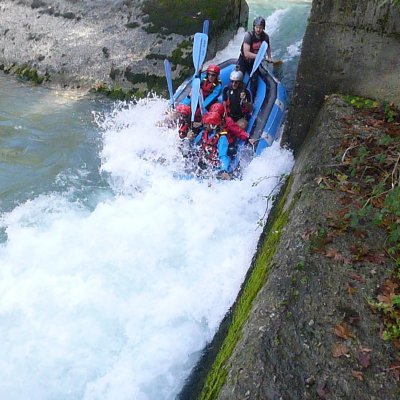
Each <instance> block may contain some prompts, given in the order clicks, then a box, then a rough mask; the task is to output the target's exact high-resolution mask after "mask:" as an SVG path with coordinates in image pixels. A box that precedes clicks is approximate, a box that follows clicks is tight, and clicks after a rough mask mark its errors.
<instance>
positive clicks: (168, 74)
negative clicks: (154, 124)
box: [164, 58, 174, 108]
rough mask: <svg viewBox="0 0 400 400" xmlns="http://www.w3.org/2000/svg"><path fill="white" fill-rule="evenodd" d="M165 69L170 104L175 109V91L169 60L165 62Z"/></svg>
mask: <svg viewBox="0 0 400 400" xmlns="http://www.w3.org/2000/svg"><path fill="white" fill-rule="evenodd" d="M164 68H165V77H166V78H167V86H168V92H169V98H170V100H169V102H170V105H171V107H172V108H174V90H173V88H172V78H171V65H170V63H169V61H168V59H167V58H166V59H165V60H164Z"/></svg>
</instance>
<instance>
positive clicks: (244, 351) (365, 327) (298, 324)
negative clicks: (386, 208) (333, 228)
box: [218, 96, 400, 400]
mask: <svg viewBox="0 0 400 400" xmlns="http://www.w3.org/2000/svg"><path fill="white" fill-rule="evenodd" d="M355 114H356V111H354V109H353V107H351V106H348V105H347V104H346V103H345V102H344V101H343V100H342V98H341V97H339V96H331V97H330V98H329V99H328V100H327V102H326V103H325V105H324V107H323V108H322V110H321V112H320V114H319V115H318V118H317V119H316V120H315V122H314V125H313V128H312V131H311V133H310V135H309V136H308V139H307V141H306V143H305V144H304V147H303V148H302V150H301V153H300V155H299V157H298V160H297V162H296V165H295V168H294V171H293V178H294V181H293V185H292V187H291V195H290V196H289V198H288V200H287V204H289V203H290V202H291V199H294V198H295V197H298V199H297V200H296V202H295V206H294V208H293V209H292V211H291V213H290V217H289V222H288V224H287V226H286V227H285V228H284V231H283V233H282V236H281V241H280V243H279V246H278V248H277V251H276V254H275V256H274V258H273V261H272V269H271V271H270V273H269V276H268V279H267V282H266V284H265V285H264V287H263V288H262V290H261V291H260V292H259V294H258V296H257V298H256V300H255V302H254V304H253V311H252V313H251V317H250V318H249V320H248V321H247V324H246V326H245V329H244V330H243V335H242V339H241V340H240V342H239V343H238V345H237V346H236V349H235V351H234V353H233V356H232V357H231V359H230V361H229V365H228V370H229V374H228V378H227V380H226V383H225V385H224V387H223V388H222V390H221V392H220V395H219V397H218V399H220V400H222V399H224V400H225V399H226V400H227V399H229V400H233V399H238V400H239V399H240V400H243V399H253V400H254V399H264V400H267V399H268V400H279V399H284V400H289V399H293V400H299V399H354V400H356V399H357V400H360V399H368V400H373V399H375V400H378V399H386V400H389V399H393V400H395V399H398V398H400V389H399V387H398V382H397V381H396V379H395V375H394V374H393V372H395V371H393V370H391V368H390V367H389V365H390V363H391V361H393V360H394V359H395V358H396V350H395V349H394V347H393V346H392V344H391V343H390V342H387V341H384V340H383V339H382V338H381V331H382V323H381V321H380V319H379V316H378V315H377V314H376V313H375V312H374V311H373V310H372V308H371V307H370V306H369V304H368V299H372V298H374V297H376V294H377V288H378V287H379V286H380V285H381V283H382V281H383V280H384V278H385V276H387V274H388V271H390V270H391V269H392V268H393V267H394V262H392V261H391V260H386V261H385V263H384V264H381V263H371V262H360V263H356V262H347V261H346V260H348V259H351V254H349V250H348V249H349V246H350V245H351V244H352V243H357V242H359V241H360V238H357V236H356V235H354V231H351V230H349V231H346V232H342V233H341V234H338V235H335V236H334V238H333V239H332V241H331V242H329V244H325V243H324V241H323V240H322V239H323V238H324V229H327V227H328V226H329V216H330V215H337V214H338V213H339V211H340V209H341V208H342V207H343V206H342V203H341V201H342V200H341V198H342V195H343V193H341V192H340V191H338V190H329V188H327V187H324V185H323V184H321V182H322V181H321V177H322V176H324V175H325V174H326V173H327V171H329V169H330V168H331V167H332V165H333V164H336V163H338V162H340V160H338V159H337V158H335V157H334V156H333V153H335V152H337V149H338V148H339V146H340V142H341V140H342V139H343V133H344V131H345V130H346V129H348V125H346V123H345V122H344V121H346V120H347V121H348V120H349V119H351V120H353V119H354V121H355V122H354V124H355V125H354V126H355V127H358V128H360V127H361V130H362V127H363V126H365V125H364V124H365V119H363V117H362V116H361V117H360V116H356V115H355ZM379 133H380V132H379V129H377V130H376V134H379ZM363 232H364V234H363V238H362V241H363V243H364V245H366V246H368V248H369V249H371V251H381V250H382V248H383V247H384V242H385V234H384V231H383V230H381V229H380V228H377V227H373V226H365V227H363ZM320 248H324V251H323V252H321V251H319V249H320ZM329 249H331V250H329ZM329 251H331V253H329Z"/></svg>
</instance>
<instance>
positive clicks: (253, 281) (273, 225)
mask: <svg viewBox="0 0 400 400" xmlns="http://www.w3.org/2000/svg"><path fill="white" fill-rule="evenodd" d="M292 183H293V178H292V177H290V178H289V179H288V182H287V184H286V187H285V189H284V193H283V195H282V196H281V198H280V200H279V201H278V204H277V205H276V206H275V207H274V209H273V211H272V213H271V216H270V219H269V223H268V225H267V228H266V229H268V231H267V236H266V238H265V240H264V242H263V243H262V246H261V248H260V249H259V251H258V254H257V257H256V261H255V263H254V266H253V269H252V271H251V272H250V275H249V277H248V279H247V280H246V282H245V284H244V287H243V288H242V291H241V294H240V297H239V298H238V300H237V302H236V304H235V307H234V310H233V315H232V322H231V324H230V326H229V329H228V333H227V335H226V337H225V339H224V341H223V343H222V346H221V349H220V351H219V353H218V355H217V357H216V359H215V361H214V363H213V365H212V367H211V369H210V371H209V373H208V375H207V378H206V381H205V384H204V387H203V390H202V392H201V394H200V396H199V399H200V400H213V399H216V398H217V397H218V394H219V392H220V390H221V388H222V386H223V384H224V383H225V381H226V377H227V375H228V361H229V358H230V357H231V355H232V353H233V351H234V349H235V347H236V344H237V343H238V341H239V339H240V338H241V336H242V328H243V326H244V324H245V323H246V321H247V319H248V317H249V315H250V312H251V309H252V305H253V301H254V299H255V298H256V296H257V294H258V292H259V291H260V289H261V288H262V287H263V285H264V284H265V281H266V277H267V274H268V271H269V269H270V264H271V260H272V258H273V256H274V254H275V251H276V248H277V245H278V243H279V239H280V237H281V234H282V230H283V228H284V227H285V225H286V224H287V221H288V218H289V214H290V211H291V210H292V208H293V206H294V204H295V203H296V201H297V197H295V198H294V200H292V203H291V205H290V207H289V209H288V210H287V211H284V206H285V203H286V200H287V197H288V194H289V193H290V189H291V186H292Z"/></svg>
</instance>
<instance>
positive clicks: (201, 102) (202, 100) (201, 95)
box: [199, 89, 207, 115]
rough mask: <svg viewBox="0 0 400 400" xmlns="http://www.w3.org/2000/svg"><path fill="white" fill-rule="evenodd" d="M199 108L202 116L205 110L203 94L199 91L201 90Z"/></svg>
mask: <svg viewBox="0 0 400 400" xmlns="http://www.w3.org/2000/svg"><path fill="white" fill-rule="evenodd" d="M199 107H200V112H201V115H204V114H205V113H206V112H207V110H206V108H205V107H204V97H203V92H202V91H201V89H200V93H199Z"/></svg>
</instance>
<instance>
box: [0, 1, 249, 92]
mask: <svg viewBox="0 0 400 400" xmlns="http://www.w3.org/2000/svg"><path fill="white" fill-rule="evenodd" d="M143 4H144V1H142V0H114V1H106V0H95V1H76V0H55V1H50V0H20V1H14V0H3V1H1V2H0V69H2V70H4V71H5V72H11V73H18V74H21V72H22V71H23V70H24V71H23V72H24V73H22V74H21V75H23V76H25V77H27V78H29V79H31V77H32V76H35V77H37V76H38V77H39V78H40V79H36V80H37V81H39V82H41V81H42V80H43V83H44V84H47V85H50V86H57V87H60V86H61V87H63V86H65V87H66V86H68V87H75V88H79V87H80V88H82V89H88V88H92V87H96V86H97V87H101V86H105V87H108V88H110V87H113V86H115V87H121V88H124V89H126V90H132V89H135V90H143V91H146V90H149V89H153V88H156V89H157V87H159V86H160V82H161V81H162V86H163V87H164V86H165V76H164V65H163V61H164V59H165V58H166V57H171V56H172V55H173V52H174V51H176V49H179V52H178V53H177V54H179V57H177V56H175V61H176V62H175V63H174V62H173V66H174V68H173V71H172V76H173V79H175V78H179V77H180V76H181V75H182V73H185V74H187V72H188V69H187V68H188V66H187V65H186V64H188V63H189V62H190V66H191V65H192V61H191V45H190V41H189V42H188V44H187V45H186V47H187V49H186V48H185V46H183V45H182V43H185V41H186V42H187V41H188V40H190V39H191V34H190V35H178V34H174V33H169V34H164V33H163V32H161V31H158V32H155V33H150V32H149V30H148V29H147V27H148V26H149V22H148V20H149V18H148V16H147V15H146V14H144V13H143V11H142V9H143V7H142V6H143ZM242 17H243V14H242ZM245 17H246V16H245ZM235 26H236V25H235ZM234 31H235V29H231V28H229V29H227V30H226V32H225V33H227V36H229V38H230V37H231V36H232V35H233V33H234ZM219 45H220V46H223V45H224V43H222V42H221V43H219ZM210 48H211V49H212V51H214V54H215V51H216V50H217V49H218V48H217V47H215V46H211V47H210ZM186 53H187V54H186ZM185 56H186V58H187V62H186V63H185V61H184V60H182V58H185ZM210 56H212V54H210ZM180 61H182V64H180V63H179V62H180ZM185 68H186V69H185ZM32 80H34V79H32Z"/></svg>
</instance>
